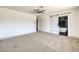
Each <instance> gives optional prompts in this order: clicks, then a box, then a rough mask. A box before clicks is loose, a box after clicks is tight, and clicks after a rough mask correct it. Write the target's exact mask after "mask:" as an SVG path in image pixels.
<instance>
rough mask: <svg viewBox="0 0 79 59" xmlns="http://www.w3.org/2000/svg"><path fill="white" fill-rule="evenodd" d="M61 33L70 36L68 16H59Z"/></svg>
mask: <svg viewBox="0 0 79 59" xmlns="http://www.w3.org/2000/svg"><path fill="white" fill-rule="evenodd" d="M58 26H59V35H65V36H68V16H60V17H59V18H58Z"/></svg>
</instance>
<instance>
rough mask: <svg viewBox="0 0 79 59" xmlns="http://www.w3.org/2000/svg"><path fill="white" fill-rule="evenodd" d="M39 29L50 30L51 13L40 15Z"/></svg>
mask: <svg viewBox="0 0 79 59" xmlns="http://www.w3.org/2000/svg"><path fill="white" fill-rule="evenodd" d="M38 20H39V26H38V27H39V31H43V32H50V17H49V15H40V16H39V18H38Z"/></svg>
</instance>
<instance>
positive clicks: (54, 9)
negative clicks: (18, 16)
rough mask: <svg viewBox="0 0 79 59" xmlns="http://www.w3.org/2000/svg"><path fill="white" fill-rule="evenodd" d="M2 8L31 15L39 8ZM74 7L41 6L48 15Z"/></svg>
mask: <svg viewBox="0 0 79 59" xmlns="http://www.w3.org/2000/svg"><path fill="white" fill-rule="evenodd" d="M2 7H3V8H8V9H13V10H16V11H21V12H25V13H31V14H32V13H33V10H34V9H36V8H38V7H39V6H2ZM75 7H76V6H43V8H42V9H44V10H46V11H45V13H46V14H49V13H55V12H59V11H63V10H68V9H72V8H75Z"/></svg>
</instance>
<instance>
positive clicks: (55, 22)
mask: <svg viewBox="0 0 79 59" xmlns="http://www.w3.org/2000/svg"><path fill="white" fill-rule="evenodd" d="M51 32H52V33H54V34H59V26H58V16H52V17H51Z"/></svg>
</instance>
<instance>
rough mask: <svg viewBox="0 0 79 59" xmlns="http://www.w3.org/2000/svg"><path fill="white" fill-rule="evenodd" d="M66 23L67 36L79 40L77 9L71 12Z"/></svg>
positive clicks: (78, 11) (78, 14) (78, 13)
mask: <svg viewBox="0 0 79 59" xmlns="http://www.w3.org/2000/svg"><path fill="white" fill-rule="evenodd" d="M68 22H69V24H68V29H69V31H68V32H69V36H71V37H77V38H79V8H77V9H74V10H72V13H71V14H70V15H69V20H68Z"/></svg>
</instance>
